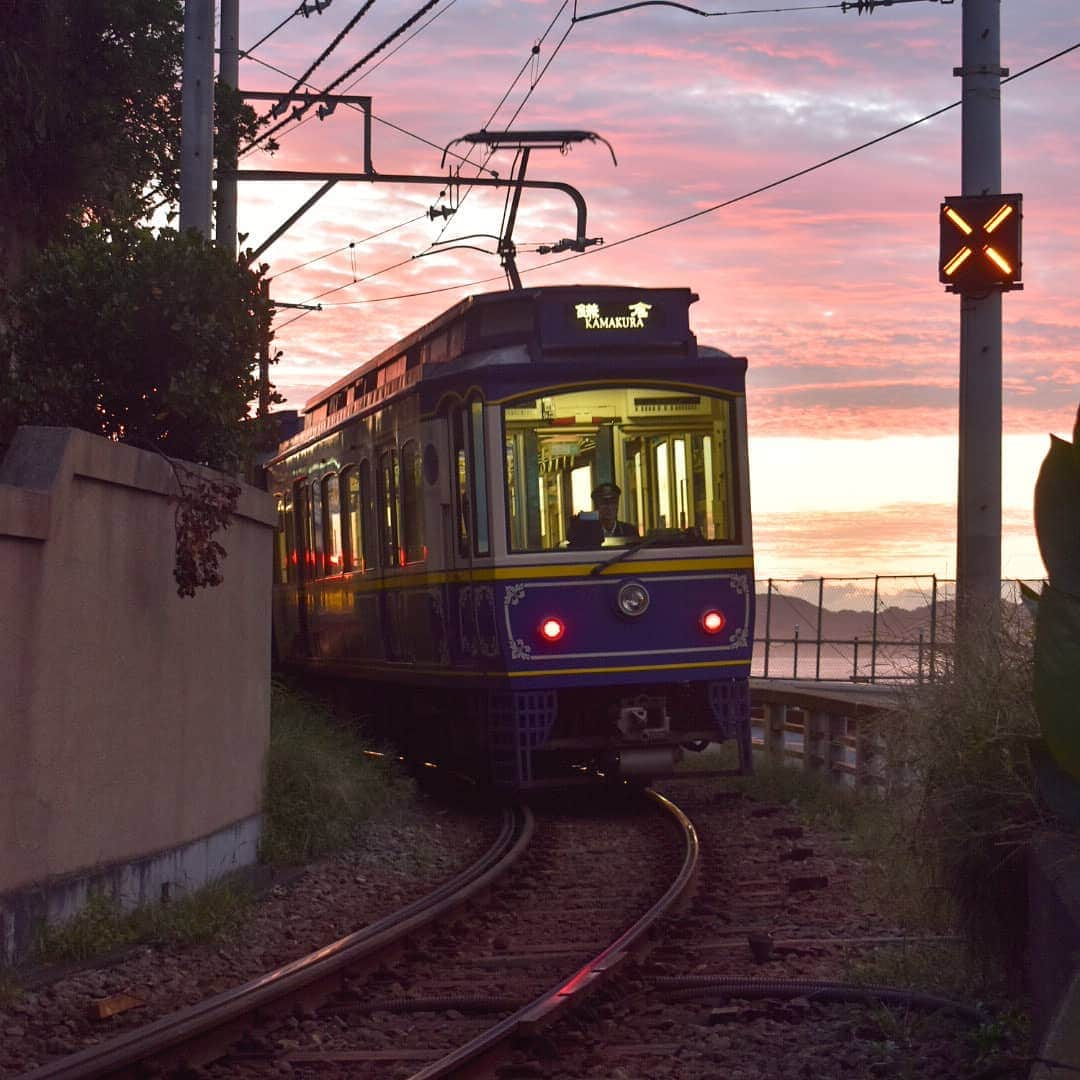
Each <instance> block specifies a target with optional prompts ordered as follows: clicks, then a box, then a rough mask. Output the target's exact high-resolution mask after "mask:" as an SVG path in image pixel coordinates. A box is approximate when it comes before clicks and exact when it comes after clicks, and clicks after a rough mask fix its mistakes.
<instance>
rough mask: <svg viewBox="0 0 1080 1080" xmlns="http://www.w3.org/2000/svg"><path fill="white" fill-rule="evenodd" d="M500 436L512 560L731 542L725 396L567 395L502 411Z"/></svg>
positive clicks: (597, 391) (729, 423) (734, 528)
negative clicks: (566, 550) (531, 554)
mask: <svg viewBox="0 0 1080 1080" xmlns="http://www.w3.org/2000/svg"><path fill="white" fill-rule="evenodd" d="M503 430H504V433H505V450H506V506H507V517H508V521H507V526H508V531H509V537H510V550H511V551H512V552H525V551H549V550H552V549H554V548H561V547H593V548H598V547H623V546H626V545H628V544H636V543H638V542H640V541H642V540H648V541H649V545H650V546H657V545H664V544H669V543H670V544H702V543H705V544H724V543H727V544H730V543H736V542H738V539H739V537H738V531H739V528H738V517H737V511H736V483H737V479H736V478H737V473H736V471H735V454H734V447H733V420H732V403H731V400H730V399H729V398H727V397H721V396H713V395H710V394H708V393H706V392H703V391H698V390H695V391H693V392H684V391H678V390H672V389H671V388H665V389H657V388H655V387H647V386H621V387H616V388H612V387H597V388H594V389H587V390H574V391H570V392H567V393H561V394H551V395H545V396H543V397H530V398H529V399H528V400H520V399H519V400H517V401H512V402H509V403H508V404H506V405H505V406H504V407H503ZM594 496H595V497H594Z"/></svg>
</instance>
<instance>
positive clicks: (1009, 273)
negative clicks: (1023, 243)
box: [938, 195, 1023, 293]
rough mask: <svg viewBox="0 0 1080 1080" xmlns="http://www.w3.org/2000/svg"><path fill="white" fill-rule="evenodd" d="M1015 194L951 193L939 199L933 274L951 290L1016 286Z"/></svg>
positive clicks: (1018, 210)
mask: <svg viewBox="0 0 1080 1080" xmlns="http://www.w3.org/2000/svg"><path fill="white" fill-rule="evenodd" d="M1022 198H1023V196H1021V195H951V196H946V199H945V201H944V202H943V203H942V204H941V252H940V257H939V259H938V280H939V281H943V282H944V283H945V285H946V286H947V287H948V288H949V290H950V291H951V292H960V293H978V292H986V291H987V290H989V289H1021V288H1023V286H1022V285H1021V284H1020V220H1021V218H1022V217H1023V214H1022V213H1021V200H1022Z"/></svg>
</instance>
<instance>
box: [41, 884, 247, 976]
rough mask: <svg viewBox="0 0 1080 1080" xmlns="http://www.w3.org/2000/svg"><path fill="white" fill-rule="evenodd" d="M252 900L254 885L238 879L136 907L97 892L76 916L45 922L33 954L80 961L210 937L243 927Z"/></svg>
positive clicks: (48, 961) (51, 959) (45, 960)
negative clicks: (137, 947)
mask: <svg viewBox="0 0 1080 1080" xmlns="http://www.w3.org/2000/svg"><path fill="white" fill-rule="evenodd" d="M251 902H252V897H251V893H250V890H248V889H246V888H244V887H242V886H240V885H238V884H237V883H236V882H234V881H232V880H225V881H218V882H214V883H213V884H210V885H207V886H205V887H204V888H202V889H198V890H196V891H195V892H192V893H191V894H190V895H188V896H184V897H181V898H179V899H176V900H173V901H171V902H170V903H168V904H145V905H143V906H141V907H137V908H134V909H133V910H130V911H125V910H124V909H123V907H122V905H121V904H120V903H119V902H118V901H117V900H116V899H114V898H113V897H111V896H109V895H107V894H106V893H105V892H96V893H93V894H91V895H90V897H89V898H88V899H87V902H86V904H85V905H84V906H83V907H82V909H81V910H80V911H79V913H78V914H77V915H75V916H74V917H73V918H71V919H68V920H67V921H66V922H63V923H58V924H54V925H43V926H41V927H39V929H38V932H37V934H36V937H35V942H34V949H33V956H34V959H35V961H37V962H38V963H44V964H62V963H79V962H82V961H85V960H89V959H91V958H93V957H95V956H101V955H103V954H105V953H109V952H113V951H115V950H117V949H122V948H125V947H128V946H131V945H136V944H190V943H194V942H197V941H207V940H211V939H213V938H216V937H219V936H222V935H225V934H228V933H230V932H232V931H234V930H237V929H239V928H240V927H241V926H242V925H243V922H244V914H245V912H246V910H247V908H248V907H249V906H250V904H251Z"/></svg>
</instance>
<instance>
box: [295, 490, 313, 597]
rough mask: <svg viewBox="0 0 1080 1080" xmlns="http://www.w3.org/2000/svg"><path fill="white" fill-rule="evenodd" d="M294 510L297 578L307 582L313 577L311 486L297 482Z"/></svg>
mask: <svg viewBox="0 0 1080 1080" xmlns="http://www.w3.org/2000/svg"><path fill="white" fill-rule="evenodd" d="M293 505H294V506H295V508H296V532H295V536H296V554H297V560H296V561H297V568H298V571H299V577H300V578H301V579H303V580H305V581H306V580H308V579H309V578H312V577H314V576H315V525H314V521H313V517H314V515H313V514H312V512H311V486H310V485H309V484H307V483H306V482H304V481H299V482H298V483H297V484H296V485H295V487H294V488H293Z"/></svg>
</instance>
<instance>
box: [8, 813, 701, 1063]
mask: <svg viewBox="0 0 1080 1080" xmlns="http://www.w3.org/2000/svg"><path fill="white" fill-rule="evenodd" d="M597 810H598V808H597V807H596V806H595V805H593V806H590V807H588V808H581V809H578V810H575V809H573V808H567V807H563V808H561V809H546V810H543V811H542V812H539V815H538V817H539V821H538V822H537V821H536V820H535V819H534V817H533V815H532V814H530V813H529V812H528V811H524V810H522V809H518V810H516V811H514V812H513V813H512V814H510V815H508V817H507V819H506V821H504V825H503V829H502V832H501V833H500V836H499V838H498V839H497V841H496V843H495V844H494V845H493V846H492V848H491V849H490V850H489V851H488V852H487V853H486V854H485V856H484V857H483V858H482V859H481V860H479V861H478V863H476V864H474V866H473V867H470V868H469V869H468V870H467V871H465V872H464V873H462V874H461V875H459V876H458V877H457V878H455V879H454V880H452V881H451V882H448V883H447V884H446V885H445V886H443V887H442V888H441V889H439V890H437V891H436V893H434V894H432V895H431V896H430V897H428V898H425V899H424V900H423V901H420V902H418V903H416V904H413V905H410V907H409V908H406V909H404V911H402V912H399V913H397V914H396V915H395V916H392V917H390V918H388V919H384V920H381V921H380V922H378V923H375V924H373V925H372V926H370V927H367V928H366V929H365V930H363V931H358V932H357V933H354V934H351V935H349V936H348V937H346V938H343V939H342V940H340V941H338V942H335V943H333V944H332V945H328V946H326V947H325V948H323V949H320V950H317V951H316V952H315V953H312V954H311V955H309V956H307V957H304V958H302V959H300V960H297V961H295V962H293V963H291V964H287V965H285V966H284V967H281V968H279V969H277V970H275V971H272V972H268V973H267V974H266V975H264V976H263V977H261V978H259V979H255V980H253V981H251V982H249V983H247V984H245V985H243V986H239V987H237V988H235V989H233V990H230V991H227V992H225V993H222V994H218V995H216V996H214V997H212V998H209V999H207V1000H205V1001H203V1002H201V1003H200V1004H198V1005H196V1006H193V1007H189V1008H187V1009H184V1010H182V1011H180V1012H178V1013H176V1014H173V1015H171V1016H167V1017H164V1018H162V1019H161V1020H159V1021H156V1022H154V1023H152V1024H149V1025H147V1026H145V1027H143V1028H138V1029H134V1030H132V1031H130V1032H128V1033H127V1034H125V1035H123V1036H121V1037H120V1038H117V1039H115V1040H113V1041H111V1042H108V1043H103V1044H101V1045H99V1046H95V1047H92V1048H89V1049H87V1050H84V1051H81V1052H80V1053H77V1054H74V1055H71V1056H69V1057H66V1058H62V1059H59V1060H57V1061H54V1062H52V1063H50V1064H48V1065H46V1066H44V1067H42V1068H39V1069H36V1070H34V1071H33V1072H31V1073H28V1074H25V1076H26V1080H74V1078H76V1077H78V1078H80V1080H82V1078H96V1077H106V1076H110V1077H111V1076H133V1077H134V1076H140V1077H142V1076H146V1075H148V1074H153V1075H169V1074H170V1073H171V1074H173V1075H183V1076H190V1075H192V1071H193V1070H196V1069H197V1070H198V1071H197V1073H196V1075H201V1076H207V1077H215V1076H228V1077H247V1076H251V1077H257V1076H267V1075H280V1073H281V1071H282V1070H283V1069H284V1070H287V1071H289V1072H292V1073H294V1074H296V1073H299V1074H306V1073H309V1072H312V1073H314V1072H317V1074H318V1075H319V1076H320V1077H333V1076H335V1075H347V1076H349V1077H354V1078H357V1077H358V1078H362V1077H366V1076H380V1077H386V1076H395V1077H398V1076H400V1077H406V1076H412V1077H415V1080H422V1078H423V1080H427V1078H433V1077H439V1076H449V1075H455V1076H457V1075H467V1074H469V1073H470V1072H473V1073H476V1074H478V1075H480V1074H486V1073H487V1071H488V1070H490V1069H491V1068H493V1067H494V1063H495V1062H497V1061H498V1060H501V1059H502V1058H505V1056H506V1055H507V1054H508V1053H510V1052H511V1051H512V1050H513V1049H514V1048H515V1047H517V1048H520V1046H521V1045H522V1044H523V1043H524V1044H529V1043H535V1042H536V1040H537V1039H538V1038H539V1037H540V1033H541V1032H542V1031H543V1029H544V1028H546V1027H547V1026H548V1025H550V1024H551V1023H553V1022H554V1021H555V1020H557V1019H558V1018H559V1017H560V1016H561V1015H562V1014H563V1013H564V1012H565V1011H566V1010H567V1009H568V1008H570V1007H571V1006H572V1005H573V1004H575V1003H576V1002H578V1001H579V1000H581V999H582V998H583V997H584V996H585V995H586V994H588V993H590V992H591V991H593V990H594V989H595V988H596V987H597V986H598V985H599V984H600V983H602V982H603V981H604V980H605V978H606V977H607V976H608V975H609V973H611V972H612V971H613V970H616V969H617V968H618V966H619V965H620V964H621V962H622V961H623V960H624V959H625V958H626V957H627V956H628V955H629V954H630V951H631V950H632V949H633V948H634V947H635V946H636V945H638V944H640V943H641V941H642V939H643V937H644V935H646V934H647V933H648V932H649V930H650V928H652V927H654V926H655V924H656V922H657V920H659V919H661V918H662V917H663V916H664V915H665V914H666V913H667V912H668V911H669V910H670V909H671V907H672V905H674V904H675V902H676V901H677V900H678V899H679V898H680V897H681V896H682V895H683V894H684V893H685V891H686V889H687V888H688V886H689V885H690V883H691V880H692V878H693V875H694V873H695V871H696V867H697V843H696V836H695V833H694V830H693V827H692V825H691V824H690V822H689V821H688V819H686V818H685V816H684V815H682V814H681V812H679V811H678V810H677V808H676V807H675V806H674V805H673V804H671V803H670V802H669V801H668V800H666V799H663V798H662V797H660V796H656V795H653V796H652V800H651V804H649V805H648V806H642V805H641V803H640V802H639V801H636V800H634V801H631V800H628V799H627V798H625V797H620V798H617V799H615V800H613V801H610V802H607V803H606V804H605V805H604V806H603V807H602V808H600V811H599V812H597ZM673 825H674V826H675V827H676V828H674V829H673ZM613 834H614V835H613ZM613 853H614V855H613Z"/></svg>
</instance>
